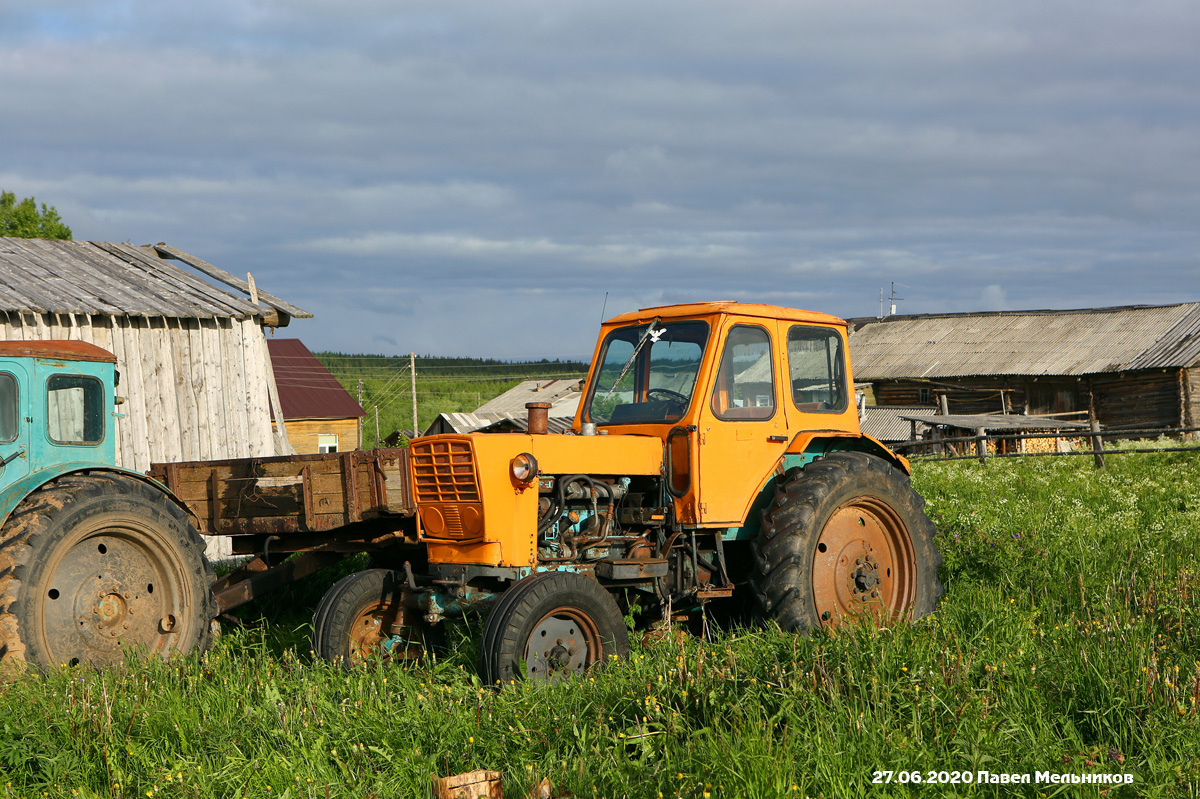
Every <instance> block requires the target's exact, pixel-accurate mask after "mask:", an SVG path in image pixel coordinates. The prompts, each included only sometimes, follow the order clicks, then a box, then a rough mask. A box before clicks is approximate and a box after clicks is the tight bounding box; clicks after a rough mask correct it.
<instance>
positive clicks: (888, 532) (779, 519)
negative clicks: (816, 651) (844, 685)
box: [752, 452, 942, 631]
mask: <svg viewBox="0 0 1200 799" xmlns="http://www.w3.org/2000/svg"><path fill="white" fill-rule="evenodd" d="M924 508H925V501H924V500H923V499H922V498H921V496H920V495H919V494H917V492H916V491H914V490H913V489H912V487H911V486H910V485H909V480H908V477H907V476H906V475H904V474H903V473H902V472H900V471H898V470H897V469H894V468H892V466H890V465H889V464H888V463H886V462H885V461H883V460H881V459H880V458H877V457H873V456H871V455H866V454H864V453H860V452H838V453H834V454H832V455H828V456H826V457H824V458H821V459H820V460H816V461H813V462H812V463H810V464H808V465H807V466H805V467H803V468H796V469H792V470H789V472H788V473H787V474H786V475H785V476H784V478H783V480H782V481H781V484H780V487H779V489H778V491H777V492H776V496H775V501H774V502H773V503H772V504H771V506H770V507H768V508H767V510H766V511H764V513H763V519H762V532H761V533H760V535H759V538H758V540H757V541H755V542H754V547H753V551H754V557H755V567H756V575H755V577H754V578H753V580H752V583H753V585H754V590H755V594H756V595H757V597H758V600H759V603H760V605H761V606H762V608H763V609H764V610H765V611H766V613H767V614H768V615H769V616H770V617H772V618H774V619H775V620H776V621H778V622H779V625H780V626H781V627H782V628H783V629H785V630H789V631H802V630H808V629H813V628H816V627H818V626H822V625H823V626H826V627H831V628H835V627H837V626H839V625H840V624H842V623H844V622H846V621H848V620H851V619H855V618H869V619H871V620H873V621H875V622H876V623H881V624H886V623H890V622H893V621H898V620H902V619H917V618H920V617H922V616H925V615H926V614H928V613H930V612H932V611H933V609H934V606H935V605H936V604H937V602H938V600H939V599H940V598H941V596H942V585H941V583H940V582H938V577H937V570H938V566H940V565H941V562H942V558H941V555H940V554H938V551H937V549H936V548H935V546H934V542H933V537H934V534H935V533H936V532H937V531H936V529H935V528H934V526H933V522H931V521H930V520H929V517H928V516H926V515H925V510H924Z"/></svg>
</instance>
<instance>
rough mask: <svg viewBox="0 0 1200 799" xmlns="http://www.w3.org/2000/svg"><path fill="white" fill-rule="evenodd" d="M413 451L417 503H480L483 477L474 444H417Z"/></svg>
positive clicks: (449, 442)
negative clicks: (479, 471)
mask: <svg viewBox="0 0 1200 799" xmlns="http://www.w3.org/2000/svg"><path fill="white" fill-rule="evenodd" d="M411 448H412V454H411V457H412V475H413V497H414V498H415V499H416V501H417V503H423V502H479V477H478V476H477V475H476V474H475V458H474V455H473V454H472V452H471V442H470V441H462V440H458V441H455V440H445V439H434V440H431V441H421V440H417V441H414V442H413V443H412V445H411Z"/></svg>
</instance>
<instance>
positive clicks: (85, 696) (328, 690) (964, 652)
mask: <svg viewBox="0 0 1200 799" xmlns="http://www.w3.org/2000/svg"><path fill="white" fill-rule="evenodd" d="M914 482H915V484H916V485H917V487H918V489H919V490H920V491H921V492H922V494H923V495H924V496H926V497H927V498H928V501H929V508H928V509H929V512H930V514H931V515H932V516H933V517H934V519H935V521H936V522H937V523H938V526H939V528H940V539H939V545H940V547H941V550H942V552H943V554H944V558H945V563H944V567H943V570H942V579H943V581H944V582H945V583H946V598H945V600H944V601H943V603H942V604H941V606H940V608H939V611H938V613H937V614H936V615H935V616H933V617H931V618H929V619H926V620H923V621H921V622H918V623H916V624H910V625H901V626H897V627H894V628H889V629H870V628H851V629H847V630H844V631H842V632H840V633H838V634H837V635H833V636H829V635H825V634H815V635H811V636H807V637H797V636H792V635H786V634H782V633H780V632H779V631H778V630H776V629H772V628H758V629H750V630H743V629H739V630H731V631H723V632H717V633H715V634H714V635H713V636H712V637H711V638H710V640H707V641H703V640H700V639H698V638H695V637H690V636H685V635H682V634H679V635H668V636H666V637H664V638H662V639H661V640H658V641H656V642H646V643H642V642H641V641H640V640H636V639H638V637H637V636H635V644H634V651H633V655H632V657H631V658H630V660H629V661H626V662H622V663H614V664H612V665H610V667H609V668H607V669H606V670H605V671H603V672H601V673H597V674H595V675H593V676H591V677H588V678H585V679H583V680H577V681H572V682H569V683H565V684H561V685H551V686H530V685H525V684H516V685H510V686H506V687H504V688H503V689H502V690H500V691H492V690H489V689H486V688H484V687H483V686H481V685H480V684H479V681H478V679H477V678H476V677H475V675H474V670H473V663H474V656H475V649H474V647H475V642H476V640H477V637H478V636H477V635H475V632H476V631H475V630H473V629H472V627H471V625H464V626H460V627H457V628H455V629H454V630H453V631H452V636H451V638H452V645H451V648H450V652H449V653H448V654H447V655H445V656H443V657H441V658H439V659H434V660H430V661H428V662H426V663H424V664H422V665H420V666H416V667H412V668H408V669H402V668H396V667H376V668H368V669H358V670H353V671H349V672H347V671H342V670H340V669H337V668H333V667H329V666H327V665H325V664H322V663H319V662H313V661H312V659H311V658H310V657H309V655H308V652H307V651H306V650H305V649H304V647H303V645H302V641H303V637H302V636H303V629H302V625H303V621H304V616H305V615H306V614H305V613H298V614H293V615H291V616H289V615H287V614H286V613H285V614H284V615H283V616H281V618H280V620H279V621H278V622H276V624H274V625H267V626H260V627H250V628H247V629H243V630H234V631H232V632H230V633H228V634H226V635H224V636H222V638H221V639H220V640H219V642H218V644H217V646H216V647H215V648H214V650H213V651H211V652H209V653H208V654H206V655H204V656H197V657H191V658H188V659H183V660H177V661H173V662H170V663H158V662H140V663H135V664H133V665H131V666H128V667H125V668H123V669H120V670H107V671H99V672H95V671H85V670H79V669H76V670H63V671H58V672H54V673H52V674H49V675H45V676H35V675H27V676H25V677H22V678H20V679H17V680H15V681H11V682H9V683H7V684H5V685H4V686H2V687H0V692H2V694H3V701H4V706H5V707H6V708H7V711H8V712H7V713H6V714H5V717H4V719H3V722H2V725H3V728H2V731H0V796H2V795H8V796H43V795H48V796H63V797H67V796H120V797H144V796H151V797H153V796H171V797H175V796H178V797H197V796H204V797H208V796H211V797H234V796H239V797H240V796H248V797H326V796H329V797H371V796H374V797H394V796H402V797H409V796H427V795H429V785H430V778H431V776H432V775H448V774H454V773H459V772H462V771H467V770H471V769H475V768H491V769H497V770H500V771H502V772H503V773H504V780H505V794H506V795H507V796H510V797H512V796H516V797H521V796H524V795H525V793H526V792H527V791H528V790H530V789H531V788H532V787H533V786H534V785H535V784H536V783H537V781H538V780H539V779H541V778H542V777H543V776H546V777H549V778H550V779H551V781H552V782H553V784H554V787H555V791H556V792H569V793H570V794H571V795H573V796H579V797H593V796H594V797H616V796H634V797H657V796H659V795H660V794H661V795H662V796H663V797H694V798H695V799H711V797H793V796H794V797H802V796H812V797H816V796H822V795H823V796H826V797H844V796H864V795H870V796H907V795H920V796H931V797H932V796H957V795H979V796H1010V795H1028V796H1041V795H1046V796H1053V795H1066V794H1069V795H1079V794H1080V793H1081V792H1082V794H1083V795H1090V796H1097V795H1106V796H1172V797H1173V796H1197V795H1200V728H1198V724H1200V721H1198V718H1197V714H1198V712H1200V711H1198V709H1197V699H1198V698H1200V663H1198V661H1197V658H1198V657H1200V646H1198V640H1197V639H1198V636H1200V601H1198V600H1197V596H1196V579H1197V576H1198V575H1200V565H1198V563H1197V545H1198V544H1200V490H1198V489H1200V460H1197V459H1195V458H1193V457H1190V456H1187V455H1171V454H1161V455H1126V456H1122V457H1121V458H1113V459H1111V460H1110V461H1109V465H1108V467H1107V469H1106V470H1104V471H1103V472H1097V471H1095V470H1094V469H1092V467H1091V465H1090V463H1089V462H1084V461H1083V460H1082V459H1073V460H1071V461H1067V460H1066V459H1063V460H1052V459H1043V460H1033V459H1031V460H1029V461H1025V462H1018V461H1005V462H1002V463H997V464H994V465H991V466H989V467H987V468H984V467H981V466H979V465H978V464H974V463H967V464H961V463H954V464H927V465H922V466H919V467H918V471H917V473H916V475H915V480H914ZM300 593H303V592H298V595H299V594H300ZM314 593H316V592H315V591H314ZM474 624H475V625H476V626H477V625H478V620H475V621H474ZM877 770H878V771H892V772H894V774H896V775H898V773H899V772H900V771H905V772H911V771H919V772H921V774H922V776H923V777H924V776H925V775H926V774H927V773H928V772H929V771H934V772H937V771H943V770H944V771H947V772H949V771H963V770H969V771H971V772H972V773H974V772H977V771H979V770H987V771H991V772H1006V773H1028V774H1030V775H1033V774H1034V773H1035V772H1037V771H1050V772H1052V773H1055V774H1060V773H1063V774H1091V773H1098V772H1103V773H1131V774H1133V775H1135V782H1134V784H1133V785H1131V786H1121V787H1118V786H1106V787H1104V788H1096V787H1085V788H1082V789H1081V788H1080V787H1078V786H1061V785H1053V784H1042V785H1018V786H1013V785H1002V786H980V785H970V786H966V785H961V784H960V785H928V784H922V785H920V786H909V785H900V784H899V783H898V782H897V781H896V780H897V779H898V777H897V776H894V778H893V782H892V783H890V784H887V783H883V784H873V783H872V778H873V773H874V772H875V771H877ZM1102 791H1103V792H1104V793H1101V792H1102Z"/></svg>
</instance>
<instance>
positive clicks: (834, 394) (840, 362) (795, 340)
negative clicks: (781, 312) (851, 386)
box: [788, 325, 849, 413]
mask: <svg viewBox="0 0 1200 799" xmlns="http://www.w3.org/2000/svg"><path fill="white" fill-rule="evenodd" d="M788 369H789V371H790V373H791V374H790V378H791V381H792V401H793V402H794V403H795V404H796V408H797V409H799V410H801V411H804V412H806V413H821V412H840V411H844V410H846V403H847V398H848V396H849V393H848V392H847V390H846V359H845V355H844V354H843V352H842V337H841V336H840V335H838V331H836V330H831V329H830V328H827V327H809V326H808V325H793V326H792V328H791V329H790V330H789V331H788Z"/></svg>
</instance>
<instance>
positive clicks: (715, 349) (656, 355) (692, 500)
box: [576, 302, 894, 526]
mask: <svg viewBox="0 0 1200 799" xmlns="http://www.w3.org/2000/svg"><path fill="white" fill-rule="evenodd" d="M846 349H847V347H846V325H845V322H843V321H842V320H840V319H838V318H836V317H833V316H829V315H827V314H821V313H814V312H810V311H799V310H792V309H786V308H777V307H774V306H767V305H753V304H742V303H733V302H716V303H702V304H692V305H677V306H670V307H664V308H647V309H644V310H641V311H637V312H634V313H630V314H625V315H623V316H618V317H616V318H615V319H612V320H610V321H609V322H607V323H606V324H605V325H604V328H603V330H602V331H601V336H600V341H599V343H598V345H597V350H596V356H595V358H594V360H593V368H592V374H591V376H590V379H589V382H588V387H587V389H586V392H587V393H586V396H585V399H584V402H583V403H581V407H580V411H579V414H578V417H577V419H576V430H578V431H582V432H590V431H591V428H592V427H595V428H596V430H597V431H598V432H600V433H601V434H609V435H620V434H632V435H654V436H657V437H660V438H661V439H662V440H663V442H664V444H665V445H666V454H665V457H666V459H667V461H668V468H667V472H668V473H669V480H668V482H667V485H666V488H667V490H668V492H669V493H670V495H671V496H672V497H673V498H674V501H675V506H676V517H677V519H678V520H679V521H680V522H683V523H687V524H698V525H701V526H719V525H730V526H740V525H741V524H743V523H744V522H745V520H746V519H747V518H748V514H749V512H750V508H751V505H752V503H753V502H754V500H755V499H756V498H757V497H758V495H759V492H760V489H761V488H762V487H763V486H764V485H765V484H766V482H767V481H768V479H769V478H770V476H771V474H772V473H773V472H774V471H775V469H776V468H777V467H778V466H779V465H780V463H781V461H782V460H783V459H784V458H785V456H789V455H790V456H794V457H796V458H800V457H802V456H803V454H804V453H805V451H806V450H807V449H808V448H809V446H810V444H812V443H813V440H814V438H815V437H817V436H816V434H817V433H819V434H820V438H822V439H824V438H827V437H829V436H834V437H843V438H850V437H854V438H855V439H857V438H858V437H859V427H858V416H857V413H856V409H855V407H854V404H853V403H852V402H851V401H850V397H851V395H852V391H851V386H852V385H853V383H852V381H851V375H850V365H849V361H848V359H847V357H846ZM856 446H857V445H856ZM873 448H874V447H873ZM878 449H882V447H881V446H880V447H878ZM893 457H894V456H893Z"/></svg>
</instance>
